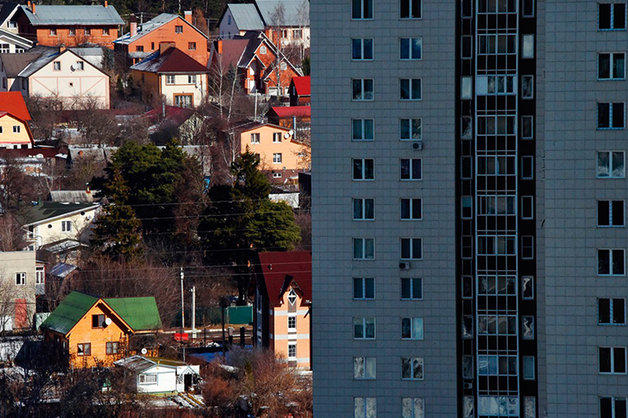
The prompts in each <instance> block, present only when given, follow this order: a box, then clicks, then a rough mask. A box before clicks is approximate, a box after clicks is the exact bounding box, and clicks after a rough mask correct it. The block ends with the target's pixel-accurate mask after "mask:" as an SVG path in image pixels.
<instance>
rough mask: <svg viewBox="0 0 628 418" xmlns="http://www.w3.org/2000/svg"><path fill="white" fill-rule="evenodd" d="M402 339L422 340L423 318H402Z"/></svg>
mask: <svg viewBox="0 0 628 418" xmlns="http://www.w3.org/2000/svg"><path fill="white" fill-rule="evenodd" d="M401 339H403V340H422V339H423V318H401Z"/></svg>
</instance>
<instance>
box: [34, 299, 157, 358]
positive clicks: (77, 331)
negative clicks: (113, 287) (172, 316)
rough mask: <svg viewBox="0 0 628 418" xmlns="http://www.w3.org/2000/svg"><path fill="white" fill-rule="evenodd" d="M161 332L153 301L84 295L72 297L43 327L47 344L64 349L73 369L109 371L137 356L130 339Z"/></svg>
mask: <svg viewBox="0 0 628 418" xmlns="http://www.w3.org/2000/svg"><path fill="white" fill-rule="evenodd" d="M161 328H162V325H161V319H160V317H159V311H158V310H157V304H156V303H155V298H153V297H137V298H107V299H102V298H97V297H95V296H90V295H87V294H84V293H81V292H72V293H70V294H69V295H68V296H67V297H66V298H65V299H64V300H63V301H62V302H61V303H60V304H59V306H57V309H55V310H54V312H52V313H51V314H50V316H49V317H48V318H47V319H46V320H45V321H44V323H43V324H42V325H41V327H40V329H41V330H42V332H43V334H44V341H45V343H46V344H48V345H49V346H51V347H54V348H56V349H61V350H62V352H64V354H66V355H67V356H68V358H69V363H70V366H72V367H95V366H104V367H109V366H111V365H112V364H113V362H114V361H116V360H119V359H121V358H122V357H126V356H128V355H131V354H135V353H134V352H133V351H131V350H130V347H129V337H130V336H131V335H133V334H136V333H147V332H155V331H157V330H160V329H161ZM145 348H147V350H148V349H150V348H151V347H145Z"/></svg>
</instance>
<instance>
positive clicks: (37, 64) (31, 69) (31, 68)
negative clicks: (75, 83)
mask: <svg viewBox="0 0 628 418" xmlns="http://www.w3.org/2000/svg"><path fill="white" fill-rule="evenodd" d="M64 54H72V55H74V56H75V57H76V58H78V59H80V60H81V61H83V62H84V63H85V64H86V65H89V66H91V67H93V68H95V69H96V70H98V71H99V72H101V73H102V74H104V75H106V76H107V77H109V75H108V74H107V73H105V72H103V70H101V69H100V68H98V67H96V66H95V65H94V64H92V63H91V62H89V61H88V60H86V59H85V58H83V57H81V56H80V55H78V54H77V53H76V52H74V51H72V50H70V49H66V50H65V51H62V52H58V51H55V52H51V53H44V54H42V55H41V56H40V57H39V58H37V59H36V60H35V61H32V62H31V63H30V64H29V65H28V66H27V67H26V68H25V69H24V70H22V71H21V72H20V73H19V74H18V76H19V77H30V76H31V75H33V74H35V73H36V72H37V71H39V70H41V69H42V68H44V67H45V66H46V65H48V64H49V63H50V62H52V61H53V60H55V59H57V58H59V57H61V56H62V55H64ZM62 71H63V69H62ZM76 77H78V75H76Z"/></svg>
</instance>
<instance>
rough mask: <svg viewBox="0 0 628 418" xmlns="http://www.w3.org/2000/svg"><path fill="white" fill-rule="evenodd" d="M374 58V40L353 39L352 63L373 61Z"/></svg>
mask: <svg viewBox="0 0 628 418" xmlns="http://www.w3.org/2000/svg"><path fill="white" fill-rule="evenodd" d="M369 53H370V54H369ZM369 55H370V56H369ZM374 58H375V45H374V40H373V38H351V61H373V59H374Z"/></svg>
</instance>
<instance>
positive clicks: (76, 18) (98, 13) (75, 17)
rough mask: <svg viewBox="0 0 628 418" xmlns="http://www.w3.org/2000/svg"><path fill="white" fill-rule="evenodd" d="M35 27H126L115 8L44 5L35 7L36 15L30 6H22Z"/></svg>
mask: <svg viewBox="0 0 628 418" xmlns="http://www.w3.org/2000/svg"><path fill="white" fill-rule="evenodd" d="M20 7H21V8H22V11H23V12H24V14H25V15H26V17H27V18H28V20H29V21H30V23H31V25H33V26H51V25H55V26H66V25H81V26H95V25H116V26H118V25H124V21H123V20H122V18H121V17H120V15H119V14H118V12H117V11H116V9H115V7H113V6H107V7H105V6H103V5H94V6H82V5H44V4H38V5H36V6H35V13H33V11H32V10H31V9H29V8H28V6H25V5H22V6H20Z"/></svg>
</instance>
